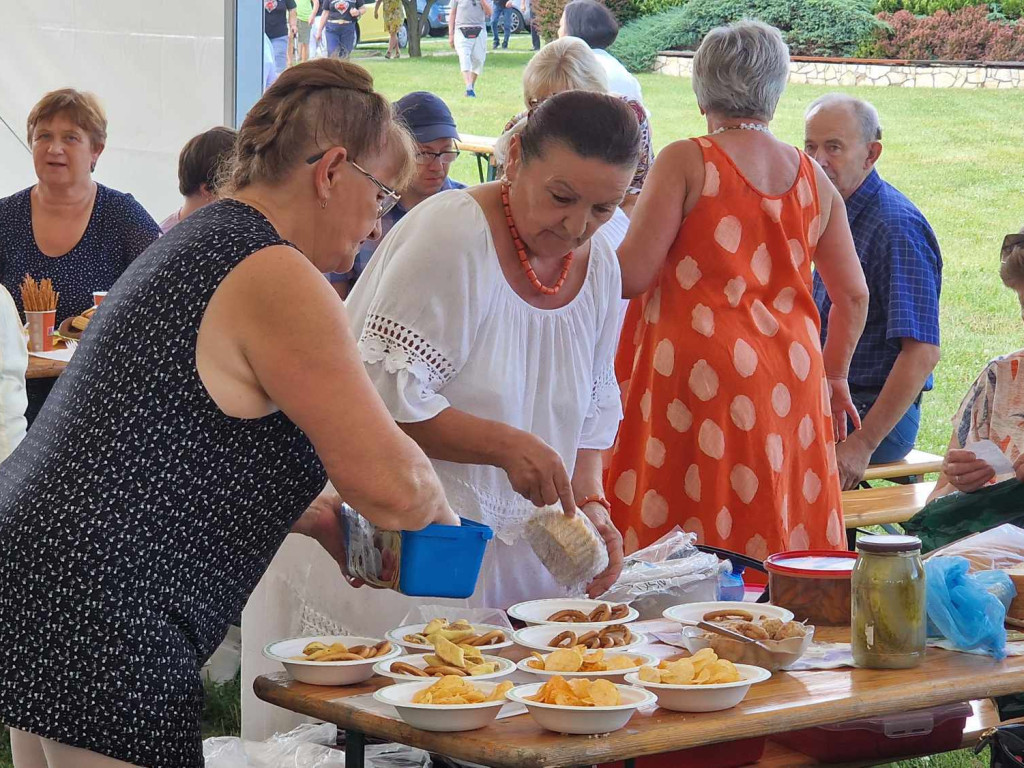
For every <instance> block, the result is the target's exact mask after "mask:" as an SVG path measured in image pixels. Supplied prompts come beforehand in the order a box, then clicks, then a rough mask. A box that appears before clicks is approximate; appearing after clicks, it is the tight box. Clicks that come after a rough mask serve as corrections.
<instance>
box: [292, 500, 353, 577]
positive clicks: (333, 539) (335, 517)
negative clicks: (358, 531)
mask: <svg viewBox="0 0 1024 768" xmlns="http://www.w3.org/2000/svg"><path fill="white" fill-rule="evenodd" d="M340 511H341V496H339V495H338V492H337V491H335V490H334V488H333V487H332V486H331V485H330V484H328V485H327V487H326V488H324V489H323V491H321V492H320V495H319V496H317V497H316V498H315V499H313V501H312V503H311V504H310V505H309V507H308V508H307V509H306V511H305V512H303V513H302V517H300V518H299V519H298V520H297V521H296V522H295V525H293V526H292V533H301V534H302V535H303V536H309V537H310V538H311V539H315V540H316V541H317V542H318V543H319V544H320V546H322V547H323V548H324V549H325V550H327V554H329V555H330V556H331V557H333V558H334V560H335V562H337V563H338V566H339V567H340V568H341V573H342V575H343V576H344V577H345V580H346V581H347V582H348V583H349V584H351V585H352V586H353V587H361V586H363V585H364V584H365V583H366V582H364V581H363V580H362V579H356V578H353V577H351V576H349V575H348V571H347V570H346V566H345V532H344V531H343V530H342V527H341V517H340V515H339V512H340Z"/></svg>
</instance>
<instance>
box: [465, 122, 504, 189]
mask: <svg viewBox="0 0 1024 768" xmlns="http://www.w3.org/2000/svg"><path fill="white" fill-rule="evenodd" d="M460 135H461V137H462V138H460V139H459V140H458V141H456V142H455V146H456V147H458V149H459V151H460V152H472V153H473V154H474V155H476V170H477V173H478V174H480V183H481V184H483V183H484V182H485V181H494V177H495V173H496V168H495V165H494V163H493V161H492V158H493V156H494V143H495V142H496V141H497V138H495V137H494V136H476V135H474V134H472V133H463V134H460ZM485 164H486V168H487V170H486V172H485V171H484V167H485Z"/></svg>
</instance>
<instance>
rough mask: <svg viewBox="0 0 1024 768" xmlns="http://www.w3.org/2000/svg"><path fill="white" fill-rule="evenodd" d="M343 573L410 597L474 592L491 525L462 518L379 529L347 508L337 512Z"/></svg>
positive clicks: (491, 534) (492, 533)
mask: <svg viewBox="0 0 1024 768" xmlns="http://www.w3.org/2000/svg"><path fill="white" fill-rule="evenodd" d="M341 518H342V523H343V528H344V531H345V557H346V567H345V571H346V572H347V573H348V574H349V576H354V577H356V578H359V579H362V580H363V581H365V582H366V583H368V584H371V585H373V586H375V587H381V588H384V589H393V590H395V591H396V592H401V593H402V594H403V595H409V596H410V597H454V598H466V597H469V596H470V595H472V594H473V592H474V591H475V590H476V582H477V578H478V577H479V575H480V566H481V564H482V563H483V559H484V552H485V550H486V549H487V542H488V541H490V540H491V539H492V538H494V531H492V530H491V529H490V527H488V526H486V525H483V524H482V523H477V522H474V521H472V520H467V519H466V518H460V520H461V521H462V525H461V526H458V527H456V526H453V525H428V526H427V527H426V528H424V529H423V530H421V531H401V532H398V531H382V530H380V529H379V528H377V527H376V526H375V525H373V523H371V522H370V521H369V520H367V519H366V518H363V517H360V516H359V514H358V513H356V512H355V511H354V510H353V509H351V508H350V507H347V506H344V507H342V511H341Z"/></svg>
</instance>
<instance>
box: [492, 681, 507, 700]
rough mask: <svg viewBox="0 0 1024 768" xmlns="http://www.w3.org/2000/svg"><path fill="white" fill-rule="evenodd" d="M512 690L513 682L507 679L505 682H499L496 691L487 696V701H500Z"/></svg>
mask: <svg viewBox="0 0 1024 768" xmlns="http://www.w3.org/2000/svg"><path fill="white" fill-rule="evenodd" d="M511 690H512V683H510V682H509V681H508V680H506V681H505V682H503V683H498V685H497V686H495V688H494V691H493V692H492V693H491V695H490V696H488V697H487V701H499V700H501V699H504V698H505V694H506V693H508V692H509V691H511Z"/></svg>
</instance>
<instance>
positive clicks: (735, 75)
mask: <svg viewBox="0 0 1024 768" xmlns="http://www.w3.org/2000/svg"><path fill="white" fill-rule="evenodd" d="M693 68H694V72H693V89H694V92H695V93H696V95H697V104H698V105H699V107H700V111H701V114H703V115H704V116H705V117H706V118H707V126H708V133H707V135H705V136H702V137H700V138H695V139H691V140H689V141H679V142H675V143H673V144H670V145H669V146H668V147H666V148H665V149H664V150H663V151H662V152H661V153H660V154H659V155H658V158H657V160H655V162H654V167H653V168H652V169H651V172H650V174H649V175H648V178H647V182H646V184H645V185H644V189H643V192H642V193H641V194H640V199H639V201H638V202H637V206H636V209H635V211H634V212H633V217H632V221H631V222H630V227H629V232H628V234H627V235H626V239H625V240H624V241H623V243H622V245H621V246H620V248H619V251H618V254H619V263H620V266H621V269H622V283H623V291H624V295H625V296H626V297H634V296H641V295H642V298H641V300H640V301H634V302H632V304H631V306H630V311H629V313H628V315H627V320H626V324H625V327H624V329H623V333H622V336H621V341H620V346H619V350H618V357H617V360H616V374H617V377H618V380H619V382H620V384H621V385H622V388H623V395H624V403H625V405H624V421H623V423H622V426H621V429H620V431H619V437H618V442H617V445H616V448H615V450H614V452H613V455H612V458H611V466H610V468H609V474H608V476H607V483H608V486H607V489H606V490H607V495H608V498H609V499H610V501H611V503H612V516H613V520H614V522H615V524H616V526H617V527H618V529H619V530H620V531H622V533H623V535H624V539H625V545H626V550H627V551H630V550H635V549H637V548H638V547H643V546H645V545H647V544H650V543H651V542H653V541H655V540H656V539H658V538H659V537H660V536H661V535H663V534H664V533H665V532H666V531H668V530H670V529H671V528H672V527H673V526H675V525H681V526H682V527H683V528H685V529H686V530H688V531H692V532H694V533H696V534H697V535H698V538H699V540H700V543H702V544H711V545H714V546H719V547H723V548H726V549H730V550H733V551H737V552H743V553H746V554H748V555H750V556H753V557H756V558H758V559H764V558H765V557H767V556H768V555H769V554H771V553H773V552H778V551H781V550H786V549H836V550H838V549H843V548H845V545H846V535H845V528H844V525H843V519H842V507H841V505H840V496H839V493H840V489H839V479H838V475H837V470H836V461H835V451H834V448H833V440H834V438H838V439H845V437H846V431H847V429H846V427H847V422H846V419H847V416H848V415H849V417H850V418H851V419H852V420H853V422H854V423H855V424H856V422H857V412H856V410H855V409H854V407H853V404H852V402H851V399H850V391H849V388H848V386H847V383H846V373H847V369H848V367H849V363H850V357H851V356H852V354H853V350H854V347H855V346H856V343H857V339H858V337H859V336H860V332H861V329H862V328H863V325H864V318H865V314H866V311H867V299H868V295H867V289H866V288H865V284H864V275H863V273H862V272H861V268H860V263H859V261H858V260H857V254H856V252H855V250H854V246H853V240H852V239H851V237H850V229H849V225H848V224H847V220H846V214H845V211H844V208H843V200H842V197H841V196H840V195H839V193H838V192H837V191H836V189H835V188H834V187H833V186H832V184H831V183H830V182H829V180H828V178H827V177H826V176H825V174H824V172H823V171H822V170H821V168H819V167H818V166H817V165H816V164H815V163H814V161H813V160H811V159H810V158H809V157H807V156H806V155H805V154H803V153H802V152H800V151H798V150H796V149H794V148H793V147H791V146H789V145H788V144H786V143H785V142H782V141H779V140H778V139H776V138H775V137H774V136H773V135H772V133H771V130H770V129H769V127H768V125H769V123H770V121H771V119H772V116H773V115H774V113H775V108H776V105H777V104H778V102H779V99H780V98H781V96H782V93H783V90H784V89H785V86H786V80H787V76H788V74H789V51H788V49H787V48H786V44H785V42H783V39H782V36H781V34H780V33H779V31H778V30H777V29H774V28H773V27H770V26H767V25H765V24H762V23H760V22H754V21H742V22H739V23H736V24H732V25H730V26H727V27H719V28H717V29H713V30H712V31H711V32H709V33H708V35H707V36H706V37H705V39H704V41H703V43H702V44H701V46H700V48H699V50H698V51H697V53H696V55H695V57H694V62H693ZM812 263H813V264H814V266H815V267H816V269H817V270H818V273H819V274H821V276H822V278H823V279H824V281H825V283H826V285H827V286H828V288H829V293H830V294H832V295H833V296H834V297H835V305H834V307H833V310H832V315H831V317H830V323H829V334H828V339H827V341H826V343H825V346H824V350H823V349H822V347H821V345H820V343H819V325H818V315H817V311H816V309H815V305H814V300H813V298H812V297H811V290H810V286H811V265H812ZM680 473H682V474H683V475H684V479H683V482H679V475H680ZM695 502H696V503H695Z"/></svg>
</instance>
